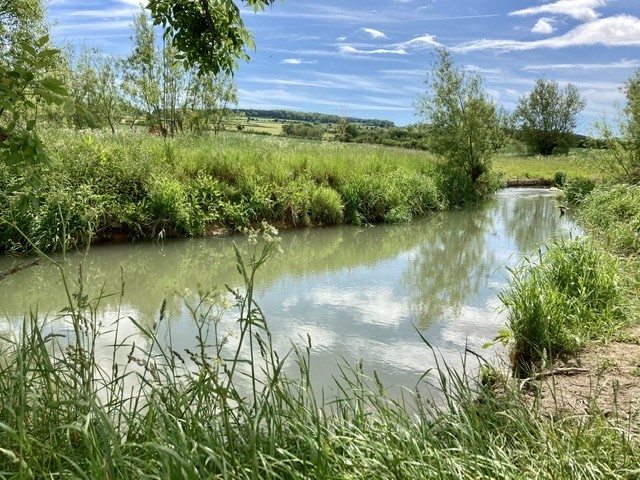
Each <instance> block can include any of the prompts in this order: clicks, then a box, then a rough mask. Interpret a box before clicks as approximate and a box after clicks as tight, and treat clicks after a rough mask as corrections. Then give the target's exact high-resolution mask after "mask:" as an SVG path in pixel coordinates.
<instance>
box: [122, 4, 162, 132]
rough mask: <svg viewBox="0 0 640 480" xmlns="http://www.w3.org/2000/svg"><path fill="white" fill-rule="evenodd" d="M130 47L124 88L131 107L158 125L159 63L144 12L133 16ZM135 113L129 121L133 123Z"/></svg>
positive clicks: (152, 36)
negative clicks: (131, 47)
mask: <svg viewBox="0 0 640 480" xmlns="http://www.w3.org/2000/svg"><path fill="white" fill-rule="evenodd" d="M133 30H134V33H133V36H132V37H131V41H132V44H133V49H132V52H131V54H130V55H129V56H128V57H127V59H126V60H125V72H124V88H125V91H126V92H127V94H128V96H129V99H130V101H131V103H132V104H133V105H134V107H136V108H138V109H139V110H140V111H142V112H144V114H145V116H146V117H147V121H149V122H150V123H152V124H159V125H161V126H163V127H164V125H162V113H161V105H160V104H161V99H162V87H161V84H160V80H161V78H162V65H161V57H160V53H159V52H158V50H157V48H156V34H155V31H154V30H153V27H152V25H151V24H150V23H149V19H148V18H147V15H146V13H145V12H144V10H143V11H141V12H140V13H139V14H138V15H136V16H135V17H134V19H133ZM135 120H136V119H135V116H134V118H133V120H132V125H133V124H134V123H135Z"/></svg>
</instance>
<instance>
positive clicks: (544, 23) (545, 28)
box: [531, 17, 555, 35]
mask: <svg viewBox="0 0 640 480" xmlns="http://www.w3.org/2000/svg"><path fill="white" fill-rule="evenodd" d="M552 22H553V19H551V18H546V17H542V18H541V19H539V20H538V21H537V22H536V24H535V25H534V26H533V28H532V29H531V32H532V33H540V34H543V35H548V34H550V33H553V32H554V31H555V27H554V26H553V24H552Z"/></svg>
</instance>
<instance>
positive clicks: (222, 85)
mask: <svg viewBox="0 0 640 480" xmlns="http://www.w3.org/2000/svg"><path fill="white" fill-rule="evenodd" d="M237 103H238V89H237V87H236V85H235V83H233V80H232V79H231V77H229V76H226V75H224V74H217V75H214V74H206V75H200V76H198V77H196V78H192V79H191V86H190V89H189V93H188V104H189V107H190V110H191V116H190V117H189V127H190V129H191V131H193V132H196V133H201V132H204V131H206V130H207V129H209V128H213V132H214V133H215V134H218V133H219V132H220V131H221V130H222V129H223V128H224V123H225V122H226V121H227V120H228V119H229V117H230V115H231V106H232V105H236V104H237Z"/></svg>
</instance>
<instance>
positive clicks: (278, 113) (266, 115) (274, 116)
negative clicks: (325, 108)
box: [233, 108, 395, 128]
mask: <svg viewBox="0 0 640 480" xmlns="http://www.w3.org/2000/svg"><path fill="white" fill-rule="evenodd" d="M233 112H234V113H235V114H237V115H242V114H244V115H246V116H247V117H248V118H262V119H269V120H279V121H285V122H309V123H320V124H332V123H338V122H339V121H340V119H341V117H340V116H338V115H327V114H326V113H314V112H298V111H295V110H259V109H253V108H238V109H233ZM347 122H349V123H356V124H358V125H365V126H368V127H384V128H390V127H395V124H394V123H393V122H391V121H389V120H377V119H366V118H356V117H347Z"/></svg>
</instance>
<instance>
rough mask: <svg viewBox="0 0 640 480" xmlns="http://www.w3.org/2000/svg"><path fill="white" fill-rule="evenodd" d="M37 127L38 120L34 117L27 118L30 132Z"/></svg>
mask: <svg viewBox="0 0 640 480" xmlns="http://www.w3.org/2000/svg"><path fill="white" fill-rule="evenodd" d="M34 128H36V121H35V120H34V119H31V120H27V131H28V132H30V131H32V130H33V129H34Z"/></svg>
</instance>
